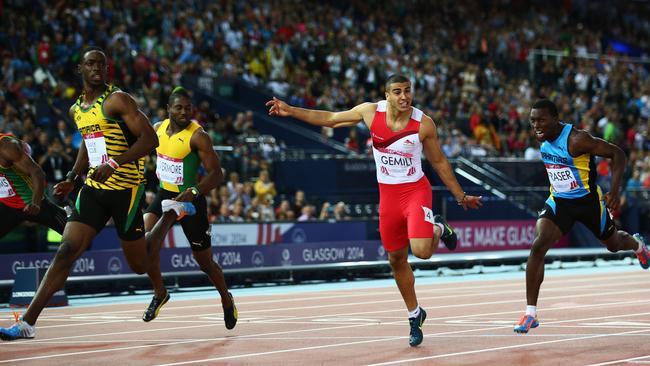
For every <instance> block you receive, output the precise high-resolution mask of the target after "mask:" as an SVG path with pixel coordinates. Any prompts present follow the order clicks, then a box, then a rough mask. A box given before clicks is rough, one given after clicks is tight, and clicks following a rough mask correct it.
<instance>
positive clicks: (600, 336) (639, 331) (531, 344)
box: [367, 329, 650, 366]
mask: <svg viewBox="0 0 650 366" xmlns="http://www.w3.org/2000/svg"><path fill="white" fill-rule="evenodd" d="M643 332H650V329H645V330H631V331H627V332H620V333H614V334H600V335H590V336H583V337H575V338H567V339H555V340H552V341H543V342H532V343H525V344H515V345H511V346H503V347H492V348H483V349H477V350H472V351H464V352H454V353H445V354H442V355H435V356H427V357H418V358H410V359H405V360H397V361H389V362H382V363H373V364H369V365H367V366H386V365H397V364H401V363H410V362H417V361H424V360H435V359H439V358H447V357H454V356H465V355H474V354H478V353H485V352H493V351H502V350H507V349H516V348H526V347H531V346H539V345H543V344H553V343H562V342H569V341H582V340H586V339H595V338H603V337H613V336H618V335H630V334H636V333H643ZM598 365H607V363H605V364H598ZM593 366H595V365H593Z"/></svg>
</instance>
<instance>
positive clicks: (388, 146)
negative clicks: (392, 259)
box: [370, 101, 433, 252]
mask: <svg viewBox="0 0 650 366" xmlns="http://www.w3.org/2000/svg"><path fill="white" fill-rule="evenodd" d="M386 107H387V102H386V101H381V102H379V103H377V111H376V112H375V117H374V118H373V120H372V125H371V126H370V133H371V135H372V151H373V156H374V158H375V164H376V166H377V182H379V232H380V235H381V239H382V243H383V245H384V248H386V250H387V251H389V252H390V251H395V250H399V249H402V248H405V247H406V246H408V245H409V238H430V237H433V213H432V212H431V201H432V196H431V184H430V183H429V180H428V179H427V177H426V176H424V172H423V171H422V142H421V141H420V137H419V131H420V122H421V120H422V117H423V116H424V113H423V112H422V111H421V110H419V109H417V108H412V112H411V117H410V119H409V121H408V123H407V124H406V127H404V129H402V130H401V131H397V132H394V131H391V130H390V129H389V128H388V125H387V124H386Z"/></svg>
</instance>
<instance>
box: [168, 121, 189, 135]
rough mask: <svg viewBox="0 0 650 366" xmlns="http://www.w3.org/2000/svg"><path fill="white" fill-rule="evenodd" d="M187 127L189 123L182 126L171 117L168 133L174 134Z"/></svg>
mask: <svg viewBox="0 0 650 366" xmlns="http://www.w3.org/2000/svg"><path fill="white" fill-rule="evenodd" d="M186 127H187V125H185V126H181V125H179V124H178V123H176V122H174V120H173V119H171V118H170V119H169V126H168V127H167V134H168V135H170V136H171V135H173V134H175V133H178V132H181V131H183V130H184V129H185V128H186Z"/></svg>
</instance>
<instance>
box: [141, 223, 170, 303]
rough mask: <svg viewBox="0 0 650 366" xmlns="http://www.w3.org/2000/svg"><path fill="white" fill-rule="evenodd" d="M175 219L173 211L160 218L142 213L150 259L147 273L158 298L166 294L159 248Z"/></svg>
mask: <svg viewBox="0 0 650 366" xmlns="http://www.w3.org/2000/svg"><path fill="white" fill-rule="evenodd" d="M175 221H176V220H175V214H174V213H169V212H167V213H165V214H164V215H163V218H162V219H159V217H158V216H157V215H156V214H154V213H146V214H144V229H145V232H146V233H145V238H146V240H147V246H148V251H149V255H150V260H151V263H149V270H148V271H147V275H148V276H149V280H151V285H152V286H153V291H154V297H156V298H158V299H163V298H164V297H165V296H166V295H167V290H166V289H165V285H164V283H163V279H162V274H161V272H160V248H161V246H162V242H163V240H164V238H165V235H166V234H167V232H168V231H169V229H170V228H171V226H173V225H174V222H175ZM156 249H157V250H156Z"/></svg>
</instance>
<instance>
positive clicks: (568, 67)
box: [0, 0, 650, 222]
mask: <svg viewBox="0 0 650 366" xmlns="http://www.w3.org/2000/svg"><path fill="white" fill-rule="evenodd" d="M126 3H127V2H125V1H105V2H101V3H100V2H90V1H81V2H71V1H57V2H55V3H50V2H46V1H33V2H21V1H8V2H5V3H4V6H1V7H0V14H1V16H0V17H1V19H2V24H3V25H4V26H3V27H2V29H0V59H1V60H2V65H1V68H0V111H1V112H2V113H1V115H0V131H3V132H12V133H14V134H16V135H17V136H19V137H20V138H22V139H23V140H25V141H26V142H28V143H29V144H30V145H31V146H32V150H33V156H34V158H35V159H36V161H37V162H39V163H40V164H41V165H42V166H43V168H44V170H45V172H46V174H47V179H48V183H50V184H53V183H56V182H57V181H58V180H60V179H61V174H65V172H67V171H68V170H69V168H70V166H71V164H72V163H73V160H74V157H75V156H76V146H78V144H79V143H80V140H79V138H78V137H77V136H76V135H75V134H74V133H73V131H74V125H73V122H72V121H71V120H70V118H69V116H68V109H69V107H70V105H71V104H72V103H73V101H74V99H75V98H76V97H77V96H78V94H79V88H80V84H79V81H78V75H76V65H77V64H78V61H79V58H80V53H81V51H82V50H83V49H84V48H85V47H86V46H89V45H97V46H100V47H103V48H104V49H105V50H106V51H107V53H108V55H109V56H110V65H109V74H110V75H109V77H110V79H111V80H113V82H114V83H115V84H116V85H118V86H119V87H120V88H122V89H123V90H125V91H127V92H129V93H131V94H132V95H134V96H135V97H136V99H137V101H138V103H139V105H140V107H141V108H142V110H143V111H144V113H145V114H146V115H147V116H148V117H149V118H150V120H151V122H152V123H155V122H157V121H160V120H162V119H164V118H166V115H167V112H166V110H165V105H166V101H167V97H168V96H169V94H170V92H171V90H172V88H173V87H174V86H175V85H178V84H179V82H180V79H181V76H182V75H184V74H195V75H201V76H208V77H210V76H214V77H231V78H239V79H242V80H244V81H245V82H247V83H249V84H251V85H254V86H257V87H259V88H266V89H267V90H268V91H269V92H270V93H273V94H275V95H278V96H281V97H284V98H286V99H287V101H288V102H289V103H290V104H294V105H298V106H305V107H316V108H318V107H322V108H326V109H343V108H349V107H351V106H353V105H356V104H358V103H360V102H362V101H364V100H379V99H382V90H381V89H382V84H383V80H384V79H385V77H386V76H387V75H390V74H392V73H397V72H399V73H405V74H408V75H409V76H410V77H411V79H412V82H413V85H414V89H415V93H414V105H415V106H417V107H419V108H421V109H423V110H424V111H425V113H427V114H429V115H430V116H431V117H432V118H433V119H434V121H436V123H437V125H438V128H439V135H440V139H441V143H442V147H443V150H444V152H445V154H446V155H447V156H449V157H456V156H459V155H463V156H519V157H525V158H527V159H536V158H537V156H538V153H539V152H538V149H537V146H536V142H535V140H534V138H533V136H532V135H531V133H530V131H529V127H528V121H527V113H528V110H529V106H530V105H531V103H532V102H533V101H534V100H535V99H536V98H538V97H540V96H546V97H549V98H551V99H553V100H554V101H555V102H556V103H557V104H558V106H559V107H560V110H561V117H562V118H563V119H564V120H565V121H568V122H572V123H574V124H576V125H577V126H579V127H580V128H584V129H586V130H588V131H590V132H591V133H593V134H594V135H596V136H599V137H602V138H604V139H606V140H607V141H610V142H612V143H615V144H617V145H619V146H621V147H622V148H623V149H624V150H625V151H626V153H627V154H628V158H629V169H628V172H627V173H626V181H627V183H626V186H627V187H630V188H635V189H636V188H640V187H641V188H650V151H649V150H650V138H649V134H648V132H649V131H648V129H649V127H650V77H649V73H648V69H649V68H648V63H647V62H648V60H647V59H646V58H645V56H646V55H647V54H648V50H650V14H649V12H650V10H649V9H648V7H647V6H645V5H644V4H643V3H642V2H619V3H615V4H614V3H613V2H605V1H586V0H581V1H580V0H572V1H559V0H558V1H552V2H550V3H549V2H547V1H514V0H511V1H508V0H501V1H498V0H494V1H488V0H486V1H480V2H475V1H451V0H445V1H439V2H436V3H435V5H433V6H432V5H431V3H430V2H428V1H423V0H414V1H410V2H367V1H363V0H350V1H333V2H318V1H311V0H308V1H291V0H272V1H265V2H255V1H234V0H223V1H218V2H214V1H185V2H182V3H179V2H165V1H153V0H142V1H137V2H135V3H133V4H131V5H128V6H126ZM603 3H604V4H603ZM98 4H101V6H99V5H98ZM540 49H542V50H558V51H560V52H561V53H562V54H563V56H541V55H536V56H535V55H533V56H532V60H533V62H530V61H529V60H530V58H529V56H531V55H532V54H533V53H532V52H533V50H540ZM593 54H598V55H601V57H596V58H590V55H593ZM625 54H633V55H637V56H642V57H641V58H639V59H635V60H632V61H630V60H628V59H626V58H625V57H622V56H624V55H625ZM610 56H611V57H610ZM195 117H196V119H197V120H199V121H201V123H202V124H203V125H204V126H205V129H206V130H207V131H208V132H209V134H210V135H211V137H212V139H213V141H214V143H215V144H216V145H225V146H232V147H233V152H232V154H231V155H232V156H235V157H238V158H239V162H238V163H236V164H235V163H231V164H228V163H226V164H224V167H225V168H226V170H227V176H228V177H229V178H228V180H227V181H226V182H224V184H223V186H222V187H220V188H219V189H218V190H215V191H213V192H212V194H211V200H210V202H211V203H210V207H211V212H212V216H211V217H212V219H213V221H215V222H230V221H235V222H238V221H246V220H255V221H257V220H274V219H287V220H294V219H297V220H309V219H312V218H318V217H320V218H339V217H345V210H344V209H343V210H342V207H345V204H341V203H334V202H332V203H327V202H326V203H325V204H324V205H323V206H321V207H322V208H321V209H320V210H319V209H317V208H316V207H315V206H313V205H311V204H306V203H305V202H306V201H305V199H304V192H303V193H302V196H303V197H302V198H299V197H298V196H300V194H299V193H298V192H296V197H294V198H289V196H290V194H291V193H293V192H283V191H282V189H281V188H282V187H274V186H273V183H272V182H271V181H270V180H269V178H268V177H269V170H270V169H272V164H271V161H270V158H269V154H265V153H264V149H258V148H251V147H250V144H249V143H247V142H246V141H250V140H247V139H248V138H250V137H258V136H259V134H258V133H257V132H256V130H255V121H254V114H253V113H252V112H250V111H249V112H242V113H239V114H237V115H233V116H231V115H220V114H218V113H217V111H215V110H214V109H213V108H212V107H211V106H210V104H209V103H208V102H202V103H200V104H199V105H197V108H196V116H195ZM325 135H326V136H328V135H329V133H328V132H327V131H325ZM367 137H368V131H365V130H364V128H363V127H362V126H359V127H357V128H355V129H352V130H351V131H350V135H349V136H348V138H347V139H346V140H345V143H346V146H348V148H349V149H351V150H352V151H354V152H355V153H365V152H367V151H368V148H367V144H366V143H365V139H366V138H367ZM279 148H281V147H280V146H278V145H272V146H271V147H270V149H271V150H273V149H279ZM267 151H268V150H267ZM152 163H153V161H150V162H149V163H148V164H149V166H151V164H152ZM149 171H150V174H149V175H150V179H149V181H150V186H149V187H148V188H149V189H150V190H153V189H155V184H154V183H153V182H155V176H151V169H149ZM598 173H599V175H600V176H601V183H602V184H604V185H607V184H608V179H607V176H608V167H607V162H606V161H603V162H599V168H598ZM299 192H300V191H299ZM631 199H632V198H631ZM301 202H302V203H301ZM646 206H647V205H646ZM639 210H640V212H641V214H644V215H646V216H647V214H648V213H647V207H644V206H640V208H639Z"/></svg>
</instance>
